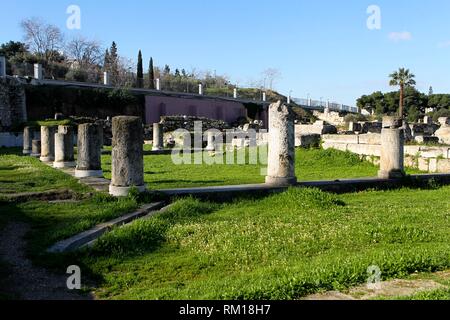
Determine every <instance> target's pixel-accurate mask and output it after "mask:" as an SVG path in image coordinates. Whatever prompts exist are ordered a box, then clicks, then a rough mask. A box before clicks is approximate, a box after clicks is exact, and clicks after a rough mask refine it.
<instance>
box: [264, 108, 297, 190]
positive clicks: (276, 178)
mask: <svg viewBox="0 0 450 320" xmlns="http://www.w3.org/2000/svg"><path fill="white" fill-rule="evenodd" d="M266 183H267V184H274V185H294V184H296V183H297V178H296V176H295V128H294V114H293V112H292V109H291V108H290V107H288V106H286V105H284V104H282V103H281V101H278V102H276V103H273V104H271V105H270V107H269V150H268V168H267V177H266Z"/></svg>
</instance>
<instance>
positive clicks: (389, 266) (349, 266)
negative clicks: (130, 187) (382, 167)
mask: <svg viewBox="0 0 450 320" xmlns="http://www.w3.org/2000/svg"><path fill="white" fill-rule="evenodd" d="M4 153H5V152H3V154H2V155H1V156H0V188H1V189H2V190H3V192H4V193H10V192H19V191H23V190H26V191H30V190H45V189H55V187H61V188H69V189H74V190H76V191H78V192H80V193H83V192H85V191H86V190H85V189H83V188H84V187H82V186H80V185H79V184H78V183H77V181H76V180H75V179H73V178H71V177H68V176H66V175H64V174H62V173H60V172H58V171H56V170H53V169H51V168H49V167H47V166H46V165H43V164H41V163H39V161H38V160H36V159H31V158H28V157H22V156H17V155H5V154H4ZM166 157H167V156H151V157H150V156H146V181H147V183H149V182H152V181H153V183H154V184H155V185H157V186H158V187H174V186H176V187H181V186H193V185H195V186H197V185H198V184H199V183H200V182H198V181H202V183H203V184H201V185H204V184H225V183H239V181H242V183H251V182H261V180H259V179H262V176H260V166H253V167H254V168H251V166H248V167H246V166H238V165H236V166H230V167H232V168H230V169H229V170H230V171H229V172H228V174H225V173H224V172H222V171H223V170H225V169H224V168H214V166H211V167H208V166H190V168H189V169H183V167H182V166H175V165H174V166H173V167H171V166H170V158H166ZM169 157H170V156H169ZM297 159H298V160H299V161H298V164H297V173H298V175H299V177H300V179H302V180H306V179H313V180H318V179H336V178H350V177H360V176H373V175H375V174H376V171H377V168H376V167H375V166H373V165H371V164H369V163H367V162H362V161H360V160H359V159H358V158H357V157H356V156H353V155H351V154H347V153H342V152H339V151H323V150H297ZM103 160H104V162H107V161H108V157H107V156H106V157H105V158H104V159H103ZM164 166H167V168H165V169H164ZM46 170H50V171H49V172H47V171H46ZM209 170H210V171H209ZM252 170H253V171H252ZM149 171H150V172H149ZM163 171H165V173H163ZM210 175H212V177H211V176H210ZM214 175H215V176H214ZM46 177H50V178H48V179H50V180H45V179H47V178H46ZM190 177H192V179H193V180H194V182H190V181H189V178H190ZM177 179H181V180H185V182H182V184H181V185H180V184H177V183H176V180H177ZM202 179H203V180H202ZM251 179H255V180H254V181H251ZM196 180H197V181H196ZM249 180H250V181H249ZM27 181H28V182H27ZM30 182H33V185H27V184H26V183H30ZM80 188H81V189H80ZM449 193H450V187H433V188H431V187H430V188H429V189H402V190H394V191H367V192H361V193H352V194H345V195H339V196H336V195H331V194H328V193H324V192H321V191H318V190H315V189H290V190H289V191H288V192H285V193H283V194H278V195H273V196H271V197H267V198H263V199H236V200H235V201H234V202H233V203H225V204H219V203H211V202H200V201H198V200H194V199H190V198H188V199H180V200H179V201H177V202H175V203H174V204H173V206H172V207H171V208H170V209H169V210H168V211H166V212H165V213H162V214H159V215H158V216H156V217H154V218H151V219H148V220H140V221H136V222H134V223H132V224H130V225H127V226H125V227H122V228H118V229H115V230H114V231H113V232H111V233H109V234H107V235H105V236H104V237H102V238H101V239H100V240H99V241H98V242H97V243H96V245H95V246H94V247H93V248H92V249H91V250H89V251H81V252H78V253H75V254H69V255H48V254H45V253H44V252H45V249H46V248H47V247H49V246H50V245H52V244H53V243H54V242H56V241H58V240H61V239H65V238H67V237H68V236H71V235H73V234H76V233H78V232H81V231H83V230H86V229H87V228H89V227H91V226H93V225H95V224H97V223H100V222H103V221H106V220H110V219H112V218H114V217H117V216H119V215H121V214H123V213H126V212H130V211H132V210H133V209H135V208H136V207H137V206H138V205H139V204H140V203H142V201H144V202H148V201H149V200H148V199H145V200H143V199H137V198H134V197H128V198H122V199H114V198H111V197H109V196H107V195H102V194H96V195H95V196H94V197H93V198H90V199H86V200H81V201H78V202H75V203H70V202H69V203H48V202H36V201H34V202H27V203H20V204H14V203H6V202H3V203H2V205H1V208H0V228H1V227H2V225H4V224H5V223H7V222H8V221H13V220H20V221H25V222H27V223H28V224H30V226H31V232H30V233H29V235H28V237H27V239H28V240H29V248H28V253H29V255H30V257H32V259H33V261H34V262H35V263H37V264H39V265H44V266H47V267H49V268H58V269H61V268H66V267H67V265H72V264H76V265H79V266H81V268H82V272H83V274H84V275H85V276H89V277H90V278H91V279H94V280H95V281H96V282H97V288H96V290H95V293H96V295H97V296H98V297H99V298H102V299H184V298H185V299H206V298H209V299H227V298H229V299H296V298H299V297H301V296H304V295H306V294H309V293H313V292H317V291H321V290H334V289H343V288H346V287H349V286H352V285H355V284H359V283H364V282H365V281H366V279H367V273H366V271H367V268H368V266H371V265H377V266H379V267H380V269H381V271H382V278H383V280H384V279H389V278H392V277H406V276H407V275H408V274H411V273H413V272H416V271H423V272H431V271H435V270H441V269H448V268H450V254H449V252H450V251H449V250H450V201H449V200H448V195H449ZM430 204H432V205H430ZM430 294H431V293H430ZM434 294H435V295H437V296H439V297H441V298H442V297H444V298H445V295H446V294H448V292H446V291H445V290H441V291H438V292H435V293H434ZM419 298H420V297H419Z"/></svg>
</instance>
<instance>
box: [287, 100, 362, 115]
mask: <svg viewBox="0 0 450 320" xmlns="http://www.w3.org/2000/svg"><path fill="white" fill-rule="evenodd" d="M291 99H292V101H294V102H295V103H296V104H298V105H299V106H301V107H302V108H305V109H311V110H322V111H323V110H325V109H326V108H328V109H329V110H330V111H338V112H342V111H344V112H351V113H358V111H359V110H358V108H357V107H352V106H348V105H344V104H340V103H336V102H328V101H323V100H312V99H302V98H291Z"/></svg>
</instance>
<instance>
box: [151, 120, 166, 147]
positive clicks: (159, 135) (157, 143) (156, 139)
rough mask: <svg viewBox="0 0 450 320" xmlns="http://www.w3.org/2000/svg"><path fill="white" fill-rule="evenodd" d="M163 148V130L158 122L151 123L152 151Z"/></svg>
mask: <svg viewBox="0 0 450 320" xmlns="http://www.w3.org/2000/svg"><path fill="white" fill-rule="evenodd" d="M163 149H164V132H163V126H162V124H160V123H154V124H153V147H152V150H153V151H161V150H163Z"/></svg>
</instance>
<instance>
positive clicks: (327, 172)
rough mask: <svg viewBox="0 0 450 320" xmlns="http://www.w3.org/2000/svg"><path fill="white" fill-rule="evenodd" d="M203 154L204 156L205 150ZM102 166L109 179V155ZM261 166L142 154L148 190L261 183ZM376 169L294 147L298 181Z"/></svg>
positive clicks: (347, 157)
mask: <svg viewBox="0 0 450 320" xmlns="http://www.w3.org/2000/svg"><path fill="white" fill-rule="evenodd" d="M204 155H205V157H207V156H208V154H207V153H205V154H204ZM224 162H225V161H224ZM102 167H103V171H104V173H105V177H106V178H109V179H110V178H111V156H110V155H104V156H103V157H102ZM264 167H265V166H263V165H262V164H258V165H250V164H243V165H239V164H231V165H229V164H223V165H221V164H214V165H207V164H201V165H195V164H185V165H176V164H174V163H173V161H172V158H171V155H158V156H156V155H153V156H145V157H144V173H145V176H144V180H145V183H146V184H147V187H148V188H150V189H168V188H188V187H201V186H222V185H239V184H252V183H263V182H264V177H265V174H264V171H262V170H261V169H263V168H264ZM377 172H378V167H376V166H374V165H373V164H371V163H369V162H367V161H362V160H360V159H359V157H358V156H357V155H354V154H351V153H348V152H341V151H337V150H321V149H310V150H306V149H297V150H296V174H297V177H298V179H299V180H300V181H308V180H333V179H338V178H342V179H344V178H362V177H373V176H376V175H377ZM408 172H409V173H417V172H418V171H413V170H410V171H408Z"/></svg>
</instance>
